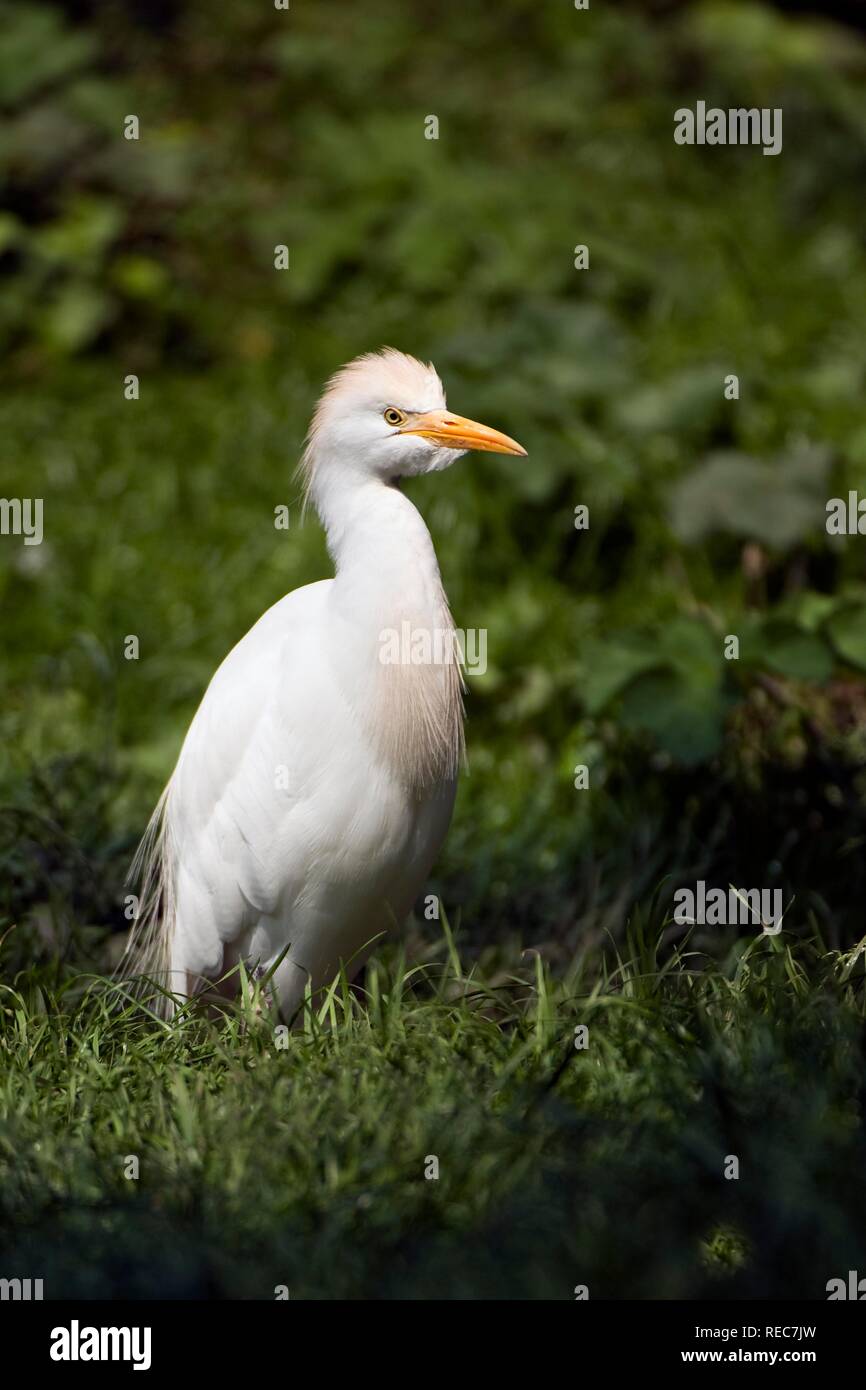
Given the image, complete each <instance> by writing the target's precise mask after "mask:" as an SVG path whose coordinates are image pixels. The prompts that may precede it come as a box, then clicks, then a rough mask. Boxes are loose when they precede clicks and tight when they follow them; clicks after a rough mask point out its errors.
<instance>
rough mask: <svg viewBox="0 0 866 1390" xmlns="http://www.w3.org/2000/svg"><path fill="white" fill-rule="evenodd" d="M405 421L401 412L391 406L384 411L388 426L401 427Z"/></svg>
mask: <svg viewBox="0 0 866 1390" xmlns="http://www.w3.org/2000/svg"><path fill="white" fill-rule="evenodd" d="M405 419H406V416H405V415H404V414H403V412H402V410H397V409H395V407H394V406H393V405H390V406H389V407H388V409H387V410H386V411H385V422H386V424H388V425H402V423H403V421H404V420H405Z"/></svg>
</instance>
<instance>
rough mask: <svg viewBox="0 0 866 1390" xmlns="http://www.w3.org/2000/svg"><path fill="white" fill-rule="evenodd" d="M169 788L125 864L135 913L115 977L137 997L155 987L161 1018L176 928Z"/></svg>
mask: <svg viewBox="0 0 866 1390" xmlns="http://www.w3.org/2000/svg"><path fill="white" fill-rule="evenodd" d="M171 788H172V784H171V782H169V783H168V785H167V786H166V788H165V791H164V792H163V793H162V796H161V797H160V798H159V801H158V802H157V803H156V807H155V809H154V812H153V815H152V816H151V818H150V820H149V822H148V825H147V829H146V830H145V832H144V835H143V836H142V838H141V843H140V844H139V846H138V849H137V850H136V852H135V857H134V859H133V861H132V864H131V865H130V869H129V874H128V876H127V882H128V883H129V884H130V885H131V886H135V885H136V884H137V885H138V910H137V912H136V915H135V921H134V922H133V925H132V928H131V930H130V933H129V940H128V941H127V943H126V949H125V951H124V953H123V956H122V957H121V960H120V964H119V965H118V967H117V972H116V974H117V976H118V977H120V978H122V979H126V980H130V979H132V980H135V983H136V991H137V992H138V993H140V994H145V993H147V992H148V987H147V982H148V981H153V982H154V983H156V984H157V985H159V986H160V992H158V993H157V994H156V997H155V999H154V1000H153V1001H152V1007H153V1009H154V1012H155V1013H157V1014H159V1016H160V1017H161V1018H167V1017H168V1016H169V1014H170V1013H171V1000H170V999H169V998H167V997H166V995H165V994H164V993H163V992H161V991H164V990H167V989H169V988H170V983H171V948H172V940H173V937H174V923H175V891H174V890H175V885H174V865H175V855H174V845H173V842H172V837H171V826H170V822H169V818H168V803H169V797H170V795H171Z"/></svg>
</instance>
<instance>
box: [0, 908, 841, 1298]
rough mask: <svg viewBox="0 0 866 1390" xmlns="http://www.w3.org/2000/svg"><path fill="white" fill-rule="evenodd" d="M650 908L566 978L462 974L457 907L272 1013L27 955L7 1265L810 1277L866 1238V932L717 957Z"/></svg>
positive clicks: (404, 1292) (265, 1283) (488, 1279)
mask: <svg viewBox="0 0 866 1390" xmlns="http://www.w3.org/2000/svg"><path fill="white" fill-rule="evenodd" d="M662 925H663V924H662V922H661V920H660V917H659V914H658V913H657V911H656V910H655V909H654V908H653V909H651V910H649V911H648V912H647V913H646V914H645V915H644V916H641V915H638V916H637V917H636V918H635V919H634V920H633V922H632V925H631V928H630V932H629V938H628V943H627V946H626V947H625V948H624V950H623V952H622V953H621V956H620V958H618V959H617V958H616V957H615V956H614V955H611V953H610V952H608V953H607V954H606V955H601V954H598V953H592V954H588V955H587V956H585V957H584V960H583V962H582V965H581V966H580V967H575V968H574V969H573V970H572V971H571V972H570V974H569V975H567V976H566V977H565V978H561V979H559V980H558V981H556V980H554V979H553V978H552V977H551V975H550V973H549V971H548V969H547V967H546V966H545V964H544V963H543V961H542V959H541V957H540V956H535V957H531V958H530V959H529V960H528V962H527V961H526V960H524V961H523V962H522V964H521V968H520V970H519V971H516V972H508V971H505V970H498V971H496V970H491V971H489V972H485V971H483V970H482V969H481V968H480V967H478V968H476V969H475V970H472V971H470V972H469V973H468V975H466V974H464V968H463V966H462V965H461V962H460V959H459V956H458V953H457V948H456V947H455V945H454V943H453V940H452V938H451V937H450V934H449V933H448V931H447V927H446V929H445V934H444V936H443V937H442V938H440V939H438V940H432V939H431V940H430V941H429V942H428V946H427V950H426V958H425V959H424V960H422V961H421V962H420V963H419V964H416V965H414V966H412V967H409V966H407V964H406V961H405V958H404V957H403V956H402V955H401V954H400V953H399V952H398V951H397V949H396V948H393V947H392V948H390V949H386V950H385V951H384V952H383V953H382V954H381V955H380V956H379V957H377V958H376V960H374V962H373V963H371V966H370V967H369V969H368V974H367V977H366V982H365V990H364V992H363V994H355V993H352V992H350V991H349V990H348V988H347V987H346V986H345V983H344V982H337V983H336V984H335V986H334V987H333V989H332V991H331V992H330V994H329V996H328V998H327V1000H326V1001H325V1003H324V1004H323V1005H322V1006H321V1007H320V1008H319V1009H317V1010H314V1009H312V1008H308V1009H307V1011H306V1013H305V1016H304V1020H303V1027H302V1028H301V1029H300V1030H299V1031H296V1032H294V1033H292V1034H290V1035H288V1036H287V1037H283V1036H281V1035H279V1034H275V1032H274V1030H273V1028H272V1026H271V1024H270V1023H269V1022H259V1023H256V1022H255V1021H253V1020H251V1019H250V1018H248V1017H247V1018H245V1017H244V1013H243V1010H238V1011H237V1013H233V1014H229V1015H228V1016H227V1017H226V1018H224V1019H221V1020H219V1021H213V1020H208V1019H205V1018H202V1017H201V1016H200V1015H198V1014H197V1013H194V1012H193V1013H188V1014H185V1015H184V1016H183V1017H181V1018H180V1019H178V1020H177V1021H176V1022H175V1023H174V1024H172V1025H163V1024H159V1023H157V1022H155V1021H153V1020H152V1019H151V1018H149V1017H148V1016H147V1015H146V1014H145V1013H144V1012H143V1011H142V1010H141V1008H140V1007H139V1006H137V1005H133V1004H129V1005H126V1006H123V1007H120V1008H118V1006H117V1005H118V1001H117V997H116V995H114V994H113V993H112V991H111V989H110V988H109V987H107V986H106V984H105V981H104V980H101V979H89V978H88V977H85V976H81V975H80V974H77V973H75V972H74V971H71V970H70V971H68V972H67V971H64V970H63V969H62V968H61V967H59V966H55V967H53V968H52V969H46V968H39V969H34V970H31V971H25V972H22V973H21V974H20V976H19V977H18V979H17V980H16V981H15V982H14V983H12V984H9V985H7V986H5V987H4V988H3V990H2V994H0V1013H2V1020H3V1030H2V1033H3V1037H2V1043H0V1048H2V1054H3V1061H2V1066H0V1114H2V1116H3V1119H2V1124H0V1229H2V1232H3V1264H4V1268H5V1269H8V1270H12V1269H14V1270H16V1271H19V1272H22V1273H23V1272H26V1273H29V1274H31V1275H32V1276H33V1277H43V1278H44V1279H45V1281H46V1284H45V1288H46V1297H71V1296H129V1297H136V1296H137V1297H147V1296H150V1297H193V1298H201V1297H244V1298H272V1297H274V1290H275V1288H276V1287H277V1286H278V1285H286V1286H288V1289H289V1291H290V1295H291V1297H292V1298H328V1299H330V1298H340V1297H348V1298H370V1297H379V1298H389V1297H390V1298H423V1297H426V1298H454V1297H488V1298H490V1297H492V1298H498V1297H517V1298H563V1299H569V1298H573V1297H574V1292H573V1291H574V1288H575V1286H577V1285H580V1284H585V1285H587V1286H588V1288H589V1294H590V1297H593V1298H599V1297H637V1298H694V1297H723V1298H724V1297H747V1298H762V1297H771V1296H779V1297H802V1298H823V1297H825V1292H824V1288H825V1284H826V1282H827V1280H828V1279H830V1278H832V1277H835V1276H837V1275H840V1274H844V1273H845V1271H846V1270H848V1269H849V1268H858V1267H862V1264H863V1260H864V1253H866V1162H864V1160H866V1131H864V1123H863V1113H862V1106H863V1100H864V1075H866V1073H864V1012H866V999H864V976H863V957H862V954H861V955H859V958H858V953H857V952H852V953H849V954H847V955H844V954H840V953H837V952H828V951H826V950H825V949H824V948H823V947H822V946H821V944H820V942H819V941H818V940H817V938H812V939H810V940H800V941H796V940H793V939H792V938H790V937H789V934H788V933H787V932H785V933H783V935H782V936H781V937H778V938H770V937H759V938H757V939H751V940H745V939H744V940H741V941H739V942H738V943H736V944H735V946H734V947H733V949H732V950H731V951H730V953H728V954H727V956H726V957H725V959H724V960H721V961H718V962H713V961H710V960H708V959H707V958H706V957H703V956H699V955H698V954H697V953H695V952H692V951H690V950H689V948H688V946H685V945H683V946H681V947H680V948H678V949H677V948H673V949H672V948H670V947H668V948H666V950H665V952H664V953H663V954H660V951H659V945H658V943H659V938H660V933H661V930H662ZM666 930H669V927H668V928H666ZM580 1024H584V1025H586V1026H587V1027H588V1030H589V1033H588V1046H586V1047H585V1048H582V1049H578V1048H576V1047H575V1045H574V1043H575V1028H576V1027H577V1026H578V1025H580ZM283 1044H285V1045H283ZM130 1155H135V1156H136V1157H137V1159H138V1161H139V1177H138V1179H137V1180H130V1179H128V1178H126V1177H125V1176H124V1166H125V1164H126V1163H127V1162H128V1157H129V1156H130ZM729 1155H735V1156H736V1157H737V1158H738V1159H739V1172H740V1176H739V1179H737V1180H729V1179H726V1178H725V1176H724V1169H725V1163H726V1157H727V1156H729ZM430 1156H435V1157H436V1158H438V1161H439V1177H438V1179H427V1178H425V1165H427V1163H428V1160H429V1157H430Z"/></svg>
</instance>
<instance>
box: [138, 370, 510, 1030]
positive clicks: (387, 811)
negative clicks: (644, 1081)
mask: <svg viewBox="0 0 866 1390" xmlns="http://www.w3.org/2000/svg"><path fill="white" fill-rule="evenodd" d="M470 448H472V449H487V450H491V451H494V452H499V453H512V454H523V453H524V452H525V451H524V450H523V449H522V448H521V447H520V445H519V444H516V443H515V442H514V440H511V439H509V438H508V437H507V436H506V435H502V434H500V433H499V432H498V431H496V430H491V429H488V428H487V427H485V426H483V425H478V424H476V423H475V422H473V421H470V420H465V419H463V418H461V417H460V416H456V415H452V414H450V412H448V410H447V409H446V405H445V396H444V392H443V390H442V384H441V382H440V380H439V377H438V376H437V374H436V372H435V371H434V369H433V368H432V367H431V366H424V365H423V364H422V363H420V362H418V361H416V360H415V359H414V358H412V357H407V356H405V355H404V354H403V353H399V352H395V351H394V350H393V349H385V350H383V351H382V352H380V353H370V354H367V355H365V356H363V357H360V358H358V359H357V360H356V361H354V362H351V363H349V364H348V366H346V367H344V368H342V370H341V371H339V372H338V373H337V374H336V375H335V376H334V377H333V378H332V380H331V381H330V382H329V384H328V387H327V389H326V391H325V393H324V395H323V396H322V399H321V401H320V402H319V405H318V407H317V409H316V412H315V415H314V418H313V422H312V425H311V427H310V433H309V436H308V440H307V446H306V450H305V453H304V458H303V462H302V470H303V473H304V477H305V483H306V489H307V495H308V497H309V499H310V501H311V502H312V503H313V505H314V506H315V508H316V510H317V511H318V513H319V516H320V517H321V520H322V522H323V524H324V526H325V529H326V532H327V537H328V548H329V551H330V554H331V556H332V559H333V561H334V566H335V577H334V578H333V579H327V580H322V581H320V582H319V583H316V584H310V585H307V586H306V587H305V588H302V589H297V590H295V591H294V592H293V593H290V594H287V595H286V597H285V598H282V599H280V601H279V602H278V603H276V604H275V605H274V607H273V608H270V609H269V610H268V611H267V612H266V613H265V614H264V616H263V617H262V618H260V619H259V621H258V622H257V623H256V625H255V626H254V627H253V628H252V629H251V631H250V632H248V633H247V635H246V636H245V637H244V638H243V639H242V640H241V641H240V642H239V643H238V645H237V646H236V647H235V648H234V649H233V650H232V651H231V652H230V653H229V655H228V656H227V657H226V659H225V661H224V662H223V663H222V665H221V666H220V667H219V669H218V671H217V672H216V674H215V676H214V677H213V679H212V681H211V683H210V685H209V686H208V689H207V691H206V693H205V696H204V699H203V700H202V702H201V705H200V706H199V709H198V711H197V713H196V715H195V717H194V719H193V721H192V724H191V725H190V728H189V732H188V733H187V736H186V739H185V741H184V744H183V748H182V750H181V753H180V757H179V759H178V762H177V766H176V767H175V770H174V772H173V774H172V776H171V779H170V781H169V783H168V786H167V787H166V789H165V791H164V793H163V795H162V797H161V799H160V802H159V804H158V806H157V809H156V811H155V813H154V816H153V818H152V820H151V824H150V827H149V829H148V832H147V835H146V836H145V839H144V841H143V842H142V845H141V847H140V849H139V853H138V855H137V857H136V864H135V865H134V871H135V872H138V873H140V875H141V878H142V889H141V911H140V914H139V917H138V920H137V922H136V924H135V926H134V928H133V931H132V934H131V940H130V945H129V947H128V950H127V958H126V959H127V963H128V964H131V966H132V968H133V970H134V971H135V972H138V973H146V974H147V975H148V976H149V978H151V979H155V980H156V981H157V983H159V984H160V985H161V986H162V987H163V988H167V989H168V990H169V991H170V992H171V994H173V995H176V996H190V995H193V994H196V993H200V992H201V991H202V990H205V989H207V988H208V982H214V981H219V980H220V979H221V977H224V976H225V975H226V974H227V972H230V971H232V967H234V966H235V965H236V964H237V962H238V961H239V960H243V961H244V962H245V963H246V964H247V966H248V968H249V969H250V970H251V971H253V972H262V971H264V972H267V971H269V970H270V969H271V968H272V966H273V964H274V962H275V961H277V960H279V958H280V956H281V954H283V953H284V952H285V954H284V956H283V959H282V961H281V963H280V964H279V965H278V966H277V969H276V971H275V972H274V975H273V978H272V981H271V986H270V988H271V990H272V993H273V994H274V996H275V998H276V1001H277V1003H278V1005H279V1008H280V1011H281V1013H282V1015H283V1017H284V1018H287V1019H288V1018H290V1017H292V1016H293V1015H294V1014H295V1013H296V1011H297V1008H298V1006H299V1004H300V1003H301V1001H302V1000H303V996H304V991H305V989H306V987H307V984H308V982H309V983H310V984H311V986H312V989H313V991H316V990H318V989H320V988H321V987H322V986H323V985H326V984H327V983H328V982H329V981H330V980H331V979H332V978H333V976H334V975H335V973H336V972H337V970H338V968H339V966H340V963H341V962H342V963H343V964H344V965H345V967H346V969H347V972H348V973H349V975H350V977H351V975H352V974H354V973H355V971H356V970H357V969H358V967H359V966H360V964H361V961H362V958H363V951H364V948H365V947H367V946H368V945H369V943H370V942H371V940H372V939H373V938H375V937H376V936H377V935H378V934H379V933H381V932H384V931H386V930H388V928H389V927H392V926H393V925H395V924H397V923H400V922H401V921H402V920H403V918H404V917H405V916H406V914H407V912H408V911H409V909H410V907H411V905H412V903H413V901H414V900H415V898H416V897H417V896H418V894H419V892H420V891H421V888H422V887H423V884H424V881H425V878H426V876H427V874H428V873H429V870H430V868H431V865H432V863H433V861H434V859H435V857H436V854H437V853H438V851H439V848H440V846H441V844H442V841H443V839H444V837H445V833H446V830H447V827H448V823H449V820H450V817H451V810H452V806H453V803H454V795H455V790H456V782H457V772H458V766H459V761H460V754H461V749H462V728H463V724H462V714H463V710H462V681H461V674H460V667H459V663H458V661H457V660H456V659H454V657H455V652H454V648H453V647H452V646H449V645H448V644H446V648H445V649H446V651H447V655H448V659H446V660H442V659H440V660H438V661H435V660H433V661H424V662H421V663H418V662H416V661H411V660H410V661H408V662H397V663H396V664H394V663H388V662H387V661H385V660H383V654H384V653H385V651H386V647H387V644H386V642H385V635H386V634H388V633H393V632H397V633H399V632H401V631H405V630H406V629H405V626H404V625H405V624H406V623H408V624H409V626H410V630H411V631H412V632H413V633H418V632H421V633H430V634H433V633H439V634H442V633H445V634H450V633H452V631H453V625H452V620H451V616H450V613H449V611H448V603H447V600H446V597H445V593H444V590H443V588H442V582H441V579H440V575H439V567H438V565H437V562H436V556H435V552H434V549H433V543H432V541H431V539H430V534H429V532H428V530H427V528H426V526H425V525H424V522H423V520H422V518H421V516H420V514H419V513H418V511H417V510H416V508H415V507H414V506H413V505H412V503H411V502H410V501H409V500H408V499H407V498H406V497H405V496H404V495H403V494H402V492H400V490H399V487H398V480H399V478H400V477H403V476H407V475H410V474H418V473H427V472H431V471H434V470H439V469H443V468H447V467H448V466H449V465H450V464H452V463H454V462H455V460H456V459H458V458H459V457H460V456H461V454H462V453H464V452H465V451H466V450H467V449H470ZM428 649H430V648H428ZM441 650H442V648H441V643H440V644H439V652H440V658H441ZM287 947H288V950H286V948H287ZM236 987H237V972H235V973H234V974H233V975H232V977H231V981H230V985H229V984H223V985H222V986H221V988H222V990H223V992H226V991H227V990H228V989H229V988H231V989H232V990H233V989H235V988H236ZM164 1011H166V1012H170V1003H169V1008H168V1009H167V1010H164Z"/></svg>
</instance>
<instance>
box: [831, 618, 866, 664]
mask: <svg viewBox="0 0 866 1390" xmlns="http://www.w3.org/2000/svg"><path fill="white" fill-rule="evenodd" d="M826 631H827V633H828V634H829V637H830V640H831V642H832V643H833V646H834V647H835V649H836V651H837V652H838V653H839V655H840V657H842V659H843V660H844V661H847V662H848V663H849V664H850V665H851V666H856V667H858V668H859V669H860V670H861V671H866V605H864V604H851V605H848V606H845V607H843V608H841V609H840V610H839V611H838V612H836V613H834V614H833V616H832V617H831V618H830V619H829V620H828V622H827V625H826Z"/></svg>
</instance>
